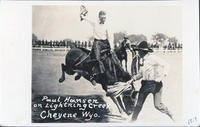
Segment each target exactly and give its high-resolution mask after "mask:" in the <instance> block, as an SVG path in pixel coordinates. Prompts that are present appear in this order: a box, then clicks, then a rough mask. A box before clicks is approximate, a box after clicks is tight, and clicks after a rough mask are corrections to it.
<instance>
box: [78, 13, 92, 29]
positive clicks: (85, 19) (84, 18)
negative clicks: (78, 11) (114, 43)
mask: <svg viewBox="0 0 200 127" xmlns="http://www.w3.org/2000/svg"><path fill="white" fill-rule="evenodd" d="M81 18H82V19H83V20H84V21H86V22H88V23H89V24H90V25H91V26H92V27H95V22H94V21H92V20H91V19H89V18H88V17H87V16H83V15H81Z"/></svg>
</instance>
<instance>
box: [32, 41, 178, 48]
mask: <svg viewBox="0 0 200 127" xmlns="http://www.w3.org/2000/svg"><path fill="white" fill-rule="evenodd" d="M72 44H73V45H75V46H76V47H82V48H88V49H90V48H91V47H92V42H91V41H72V40H60V41H58V40H55V41H52V40H51V41H47V40H37V41H34V42H33V47H41V46H42V47H47V48H53V47H57V48H59V47H66V48H70V46H71V45H72ZM149 45H150V47H151V48H152V49H154V50H159V49H161V50H181V49H182V44H180V43H168V44H167V45H166V44H165V45H164V46H162V45H160V44H158V43H155V44H149Z"/></svg>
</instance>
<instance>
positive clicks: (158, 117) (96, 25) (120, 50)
mask: <svg viewBox="0 0 200 127" xmlns="http://www.w3.org/2000/svg"><path fill="white" fill-rule="evenodd" d="M181 16H182V8H181V7H180V6H163V5H162V6H159V5H144V6H141V5H140V6H135V5H134V4H124V5H123V4H121V5H115V4H113V5H112V4H108V5H97V4H96V5H90V4H88V5H87V4H84V5H83V4H80V5H35V6H32V122H33V123H96V122H97V123H144V124H148V123H153V124H155V125H157V124H158V125H159V124H164V123H172V124H173V123H178V122H180V121H181V119H182V118H181V116H182V48H183V43H182V32H181V31H182V17H181Z"/></svg>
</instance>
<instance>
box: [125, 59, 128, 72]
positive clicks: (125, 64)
mask: <svg viewBox="0 0 200 127" xmlns="http://www.w3.org/2000/svg"><path fill="white" fill-rule="evenodd" d="M125 68H126V72H128V69H127V59H126V60H125Z"/></svg>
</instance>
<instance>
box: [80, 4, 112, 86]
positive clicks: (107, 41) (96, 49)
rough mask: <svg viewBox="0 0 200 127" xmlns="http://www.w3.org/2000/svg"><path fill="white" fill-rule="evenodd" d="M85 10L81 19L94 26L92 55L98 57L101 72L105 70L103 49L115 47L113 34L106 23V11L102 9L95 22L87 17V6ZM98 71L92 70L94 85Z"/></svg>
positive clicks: (91, 79)
mask: <svg viewBox="0 0 200 127" xmlns="http://www.w3.org/2000/svg"><path fill="white" fill-rule="evenodd" d="M82 8H83V11H82V12H81V15H80V17H81V21H82V20H84V21H86V22H88V23H89V24H90V25H91V26H92V27H93V36H94V42H93V46H92V50H91V56H92V58H93V59H96V60H97V62H98V65H99V69H98V70H99V73H101V74H102V73H104V72H105V67H104V64H103V62H102V61H101V58H100V57H101V53H102V51H103V50H104V51H106V50H107V51H110V50H112V51H113V49H114V44H113V35H112V34H111V33H110V30H109V29H108V25H107V24H106V12H105V11H100V12H99V15H98V16H99V20H98V22H93V21H91V20H89V19H88V18H87V17H86V14H87V10H86V9H84V8H85V7H84V6H82ZM97 74H98V73H97V72H92V74H91V77H90V81H91V82H92V84H93V85H95V83H96V82H95V81H94V76H95V75H97Z"/></svg>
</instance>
